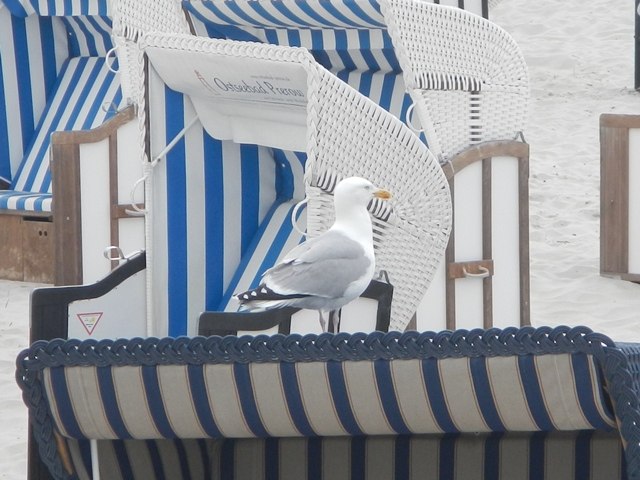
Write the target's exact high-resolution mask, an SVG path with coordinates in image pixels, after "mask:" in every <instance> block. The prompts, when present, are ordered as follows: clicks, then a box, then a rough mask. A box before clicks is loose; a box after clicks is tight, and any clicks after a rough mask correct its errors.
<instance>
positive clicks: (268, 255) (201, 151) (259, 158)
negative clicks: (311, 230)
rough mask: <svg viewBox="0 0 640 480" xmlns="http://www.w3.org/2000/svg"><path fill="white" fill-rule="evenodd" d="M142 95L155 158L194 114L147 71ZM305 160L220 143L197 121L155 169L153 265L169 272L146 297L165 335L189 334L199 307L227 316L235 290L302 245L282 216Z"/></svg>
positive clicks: (298, 191) (297, 191)
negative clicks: (163, 322) (147, 85)
mask: <svg viewBox="0 0 640 480" xmlns="http://www.w3.org/2000/svg"><path fill="white" fill-rule="evenodd" d="M149 95H150V102H149V109H150V115H149V118H150V122H151V126H150V127H151V128H150V132H151V145H152V147H151V151H152V156H153V155H154V154H155V153H157V152H159V151H161V150H162V149H163V148H164V146H165V145H166V144H168V143H169V142H170V141H171V140H172V139H173V138H174V137H175V135H176V134H177V133H178V132H180V130H182V128H184V126H185V125H186V124H187V123H188V122H189V121H190V120H191V119H192V118H194V117H195V111H194V110H193V107H192V105H191V102H190V100H188V99H187V98H185V97H183V96H182V95H181V94H178V93H176V92H174V91H172V90H170V89H169V88H167V87H166V86H164V84H163V83H162V82H161V80H160V79H159V78H158V77H157V76H156V75H155V73H154V72H152V73H151V77H150V88H149ZM305 160H306V155H305V154H301V153H294V152H284V151H282V150H277V149H271V148H266V147H259V146H256V145H246V144H237V143H234V142H231V141H219V140H216V139H214V138H212V137H211V136H209V135H208V134H207V133H206V132H205V131H204V130H203V129H202V128H201V127H200V125H199V124H197V125H196V127H194V128H191V129H190V130H188V132H187V134H186V135H185V137H184V139H183V140H181V141H180V142H179V143H178V144H177V145H176V147H174V148H173V149H172V150H171V151H170V152H169V154H168V155H167V158H166V162H164V161H163V162H160V163H159V164H158V165H157V167H156V168H155V169H154V190H153V193H154V204H155V205H163V206H162V207H160V208H156V209H154V211H153V213H152V214H153V224H154V225H155V226H156V228H157V230H156V231H155V234H154V238H153V248H154V251H155V252H166V253H167V254H165V253H161V254H157V255H156V256H155V257H154V264H153V267H154V268H157V269H160V270H161V271H165V272H167V275H166V277H165V276H163V275H157V276H154V277H153V279H152V280H153V288H154V295H153V297H154V299H155V301H154V308H155V309H156V310H155V315H156V316H157V318H166V319H168V334H169V335H172V336H177V335H184V334H186V333H188V332H190V333H195V332H196V331H197V319H198V316H199V314H200V312H202V311H203V310H213V311H219V310H225V309H227V308H228V309H231V310H233V309H234V306H233V304H229V299H230V298H231V296H232V294H233V293H234V292H236V291H238V289H243V288H249V287H250V286H255V285H256V282H257V280H258V279H259V275H260V274H261V273H262V272H263V271H264V270H265V268H266V267H267V266H271V265H272V264H273V262H275V260H276V259H277V258H278V257H279V256H280V255H281V254H282V253H283V251H287V250H288V249H289V248H291V247H292V246H293V245H295V244H297V243H298V242H299V241H300V235H299V234H298V233H296V232H295V230H293V229H292V226H291V222H290V220H289V212H290V211H291V209H292V208H293V205H294V204H295V203H296V202H298V201H300V200H301V199H302V198H304V186H303V181H302V176H303V173H304V170H303V168H304V162H305ZM203 205H204V208H203ZM265 265H266V266H265ZM238 266H241V268H238ZM166 292H171V295H167V293H166ZM164 328H167V327H166V326H165V327H164Z"/></svg>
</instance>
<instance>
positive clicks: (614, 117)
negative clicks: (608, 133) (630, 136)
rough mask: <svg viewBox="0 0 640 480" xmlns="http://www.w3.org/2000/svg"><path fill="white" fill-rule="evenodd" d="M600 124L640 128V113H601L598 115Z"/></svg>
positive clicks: (603, 125) (602, 125) (612, 126)
mask: <svg viewBox="0 0 640 480" xmlns="http://www.w3.org/2000/svg"><path fill="white" fill-rule="evenodd" d="M600 126H601V127H611V128H626V129H629V128H640V115H622V114H618V113H603V114H602V115H600Z"/></svg>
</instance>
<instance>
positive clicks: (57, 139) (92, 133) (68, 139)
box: [51, 105, 136, 145]
mask: <svg viewBox="0 0 640 480" xmlns="http://www.w3.org/2000/svg"><path fill="white" fill-rule="evenodd" d="M134 118H136V108H135V106H134V105H129V106H128V107H126V108H123V109H122V110H120V111H119V112H118V113H116V114H115V115H114V116H113V117H111V118H110V119H109V120H107V121H106V122H104V123H103V124H102V125H100V126H98V127H96V128H92V129H91V130H70V131H61V132H54V133H53V134H52V135H51V144H52V145H53V144H57V145H79V144H81V143H96V142H100V141H102V140H104V139H106V138H108V137H109V136H111V135H112V134H114V133H115V132H116V131H117V130H118V129H119V128H120V127H121V126H123V125H125V124H127V123H129V122H130V121H131V120H133V119H134Z"/></svg>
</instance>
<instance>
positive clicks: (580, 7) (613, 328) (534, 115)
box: [0, 0, 640, 479]
mask: <svg viewBox="0 0 640 480" xmlns="http://www.w3.org/2000/svg"><path fill="white" fill-rule="evenodd" d="M491 18H492V20H494V21H495V22H496V23H498V24H500V25H501V26H503V27H504V28H505V29H506V30H507V31H509V32H510V33H511V34H512V35H513V36H514V38H515V39H516V41H517V42H518V44H519V45H520V47H521V48H522V51H523V53H524V55H525V58H526V61H527V63H528V65H529V69H530V77H531V95H532V99H531V117H530V121H529V124H528V127H527V129H526V131H525V137H526V140H527V141H528V142H529V144H530V145H531V180H530V215H531V228H530V233H531V244H530V248H531V310H532V321H533V323H534V325H536V326H540V325H560V324H566V325H587V326H589V327H591V328H593V329H594V330H597V331H599V332H602V333H605V334H607V335H609V336H610V337H612V338H613V339H618V340H624V341H640V327H639V324H640V285H636V284H632V283H629V282H624V281H620V280H615V279H610V278H604V277H601V276H600V275H599V208H600V207H599V201H600V200H599V168H600V166H599V162H600V157H599V138H598V128H599V127H598V117H599V116H600V114H601V113H635V114H637V113H640V93H637V92H635V91H634V89H633V69H634V66H633V58H634V57H633V41H634V39H633V29H634V26H633V22H634V9H633V2H611V1H610V0H589V1H588V2H585V1H584V0H567V1H558V0H538V1H536V2H531V1H530V0H502V2H501V3H500V4H499V5H498V6H497V7H495V8H494V9H493V10H492V12H491ZM34 287H35V285H33V284H27V283H19V282H9V281H2V280H0V425H1V427H0V431H1V432H2V435H0V452H1V453H0V479H23V478H26V431H27V415H26V408H25V407H24V405H23V403H22V399H21V396H20V391H19V390H18V387H17V386H16V383H15V380H14V371H15V367H14V362H15V357H16V355H17V354H18V352H19V351H20V350H21V349H22V348H24V347H26V346H27V334H28V299H29V293H30V291H31V290H32V288H34Z"/></svg>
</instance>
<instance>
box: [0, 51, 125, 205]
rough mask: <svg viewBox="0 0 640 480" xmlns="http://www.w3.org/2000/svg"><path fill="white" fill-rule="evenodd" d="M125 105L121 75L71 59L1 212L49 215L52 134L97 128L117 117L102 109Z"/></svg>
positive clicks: (92, 60)
mask: <svg viewBox="0 0 640 480" xmlns="http://www.w3.org/2000/svg"><path fill="white" fill-rule="evenodd" d="M121 99H122V95H121V93H120V89H119V83H118V79H117V75H115V74H113V73H112V72H110V71H109V69H108V67H107V65H106V63H105V61H104V58H101V57H75V58H70V59H68V60H67V61H66V62H65V63H64V65H63V67H62V70H61V71H60V75H59V77H58V81H57V83H56V85H55V88H54V91H53V93H52V95H51V98H50V100H49V101H48V103H47V106H46V108H45V111H44V112H43V115H42V118H41V120H40V123H39V125H38V128H37V130H36V131H35V133H34V136H33V139H32V141H31V145H30V147H29V148H28V150H27V153H26V155H25V157H24V159H23V160H22V163H21V164H20V165H19V167H18V169H17V171H16V174H15V177H14V179H13V182H12V184H11V190H9V191H4V192H0V209H10V210H25V211H44V212H50V211H51V172H50V170H49V139H50V136H51V133H52V132H54V131H59V130H85V129H90V128H94V127H97V126H98V125H100V124H102V123H103V122H104V121H105V120H107V119H108V118H110V117H111V116H112V115H113V113H114V112H113V110H109V109H107V110H105V109H103V105H104V104H105V103H108V104H113V105H115V106H118V105H119V104H120V103H121ZM36 194H38V195H36Z"/></svg>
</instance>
